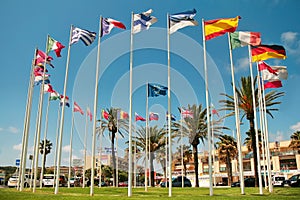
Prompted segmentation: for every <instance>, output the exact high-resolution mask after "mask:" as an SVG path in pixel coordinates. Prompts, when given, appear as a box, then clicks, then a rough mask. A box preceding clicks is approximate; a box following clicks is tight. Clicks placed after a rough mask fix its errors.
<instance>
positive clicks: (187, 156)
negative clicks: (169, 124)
mask: <svg viewBox="0 0 300 200" xmlns="http://www.w3.org/2000/svg"><path fill="white" fill-rule="evenodd" d="M182 150H183V153H182V154H181V146H179V147H177V152H178V155H179V156H178V157H177V161H178V162H181V159H182V158H183V171H184V175H185V176H186V165H187V164H188V163H189V162H190V160H192V157H193V156H192V155H193V152H192V150H191V149H190V146H188V145H183V146H182Z"/></svg>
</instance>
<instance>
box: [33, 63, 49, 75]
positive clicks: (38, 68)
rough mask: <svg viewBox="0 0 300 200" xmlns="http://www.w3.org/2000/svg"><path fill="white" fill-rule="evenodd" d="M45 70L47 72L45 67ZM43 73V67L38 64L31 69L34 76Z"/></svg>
mask: <svg viewBox="0 0 300 200" xmlns="http://www.w3.org/2000/svg"><path fill="white" fill-rule="evenodd" d="M46 72H48V70H47V69H46ZM43 73H44V67H42V66H39V65H38V66H36V67H35V68H34V69H33V74H34V76H43Z"/></svg>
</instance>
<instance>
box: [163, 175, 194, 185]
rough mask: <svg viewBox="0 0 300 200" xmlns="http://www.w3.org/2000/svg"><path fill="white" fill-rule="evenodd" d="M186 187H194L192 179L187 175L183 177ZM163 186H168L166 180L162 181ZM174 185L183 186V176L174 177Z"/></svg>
mask: <svg viewBox="0 0 300 200" xmlns="http://www.w3.org/2000/svg"><path fill="white" fill-rule="evenodd" d="M183 182H184V184H183V185H184V187H192V183H191V181H190V179H188V178H187V177H185V176H184V177H183ZM160 186H161V187H166V182H165V181H164V182H161V183H160ZM167 186H169V182H168V181H167ZM172 187H182V176H177V177H176V178H172Z"/></svg>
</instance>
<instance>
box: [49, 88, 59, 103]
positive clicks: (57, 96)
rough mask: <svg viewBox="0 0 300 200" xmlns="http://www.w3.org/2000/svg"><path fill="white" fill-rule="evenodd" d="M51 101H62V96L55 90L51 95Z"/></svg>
mask: <svg viewBox="0 0 300 200" xmlns="http://www.w3.org/2000/svg"><path fill="white" fill-rule="evenodd" d="M49 100H50V101H55V100H60V94H59V93H58V92H56V91H54V90H53V92H51V93H50V97H49Z"/></svg>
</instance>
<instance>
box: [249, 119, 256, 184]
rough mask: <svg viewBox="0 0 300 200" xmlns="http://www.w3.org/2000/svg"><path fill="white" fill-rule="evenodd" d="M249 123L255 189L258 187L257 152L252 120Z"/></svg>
mask: <svg viewBox="0 0 300 200" xmlns="http://www.w3.org/2000/svg"><path fill="white" fill-rule="evenodd" d="M249 123H250V134H251V148H252V152H253V159H254V177H255V187H258V170H257V166H258V160H257V150H256V137H255V129H254V119H253V118H251V119H249Z"/></svg>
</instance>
